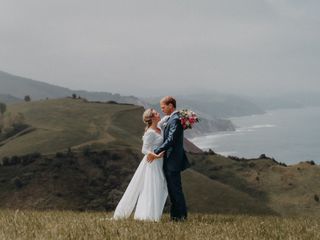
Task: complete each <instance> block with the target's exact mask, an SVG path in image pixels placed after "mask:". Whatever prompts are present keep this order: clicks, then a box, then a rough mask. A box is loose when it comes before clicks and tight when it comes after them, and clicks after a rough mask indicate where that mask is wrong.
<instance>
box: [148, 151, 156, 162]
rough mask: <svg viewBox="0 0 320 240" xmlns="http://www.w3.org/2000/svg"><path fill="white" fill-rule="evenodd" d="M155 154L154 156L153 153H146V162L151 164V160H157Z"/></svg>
mask: <svg viewBox="0 0 320 240" xmlns="http://www.w3.org/2000/svg"><path fill="white" fill-rule="evenodd" d="M157 156H158V155H157V154H155V153H153V152H150V153H148V155H147V161H148V162H149V163H151V162H152V161H153V160H155V159H156V158H157Z"/></svg>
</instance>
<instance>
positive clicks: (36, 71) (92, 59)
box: [0, 0, 320, 97]
mask: <svg viewBox="0 0 320 240" xmlns="http://www.w3.org/2000/svg"><path fill="white" fill-rule="evenodd" d="M0 6H1V7H0V70H2V71H6V72H9V73H12V74H16V75H19V76H24V77H29V78H32V79H35V80H39V81H44V82H48V83H52V84H55V85H60V86H65V87H69V88H72V89H75V90H78V89H85V90H89V91H108V92H113V93H121V94H124V95H135V96H146V97H149V96H154V95H156V96H158V95H167V94H183V93H185V94H190V93H196V92H197V93H198V92H201V91H204V90H206V91H209V92H210V91H220V92H228V93H241V94H245V95H256V94H258V95H261V94H282V93H283V92H291V91H301V90H303V91H311V90H315V89H319V86H320V83H319V73H320V31H319V26H320V14H319V12H320V1H319V0H242V1H239V0H219V1H218V0H193V1H191V0H161V1H154V0H134V1H133V0H128V1H122V0H115V1H109V0H90V1H84V0H50V1H49V0H28V1H21V0H19V1H18V0H0ZM0 87H1V86H0Z"/></svg>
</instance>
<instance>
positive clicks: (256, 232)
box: [0, 210, 320, 240]
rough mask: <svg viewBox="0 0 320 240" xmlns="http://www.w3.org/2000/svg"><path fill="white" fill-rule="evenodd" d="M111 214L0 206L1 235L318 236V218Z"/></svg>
mask: <svg viewBox="0 0 320 240" xmlns="http://www.w3.org/2000/svg"><path fill="white" fill-rule="evenodd" d="M111 216H112V213H105V212H82V213H81V212H71V211H44V212H38V211H10V210H0V225H1V228H0V239H8V240H9V239H14V240H23V239H33V240H37V239H47V240H50V239H61V240H62V239H77V240H81V239H90V240H98V239H148V240H149V239H170V240H171V239H190V240H191V239H192V240H197V239H199V240H200V239H201V240H205V239H236V240H241V239H257V240H262V239H319V238H320V232H319V231H318V229H319V227H320V226H319V225H320V224H319V223H320V221H319V220H320V219H319V218H279V217H258V216H257V217H252V216H246V215H219V214H215V215H204V214H191V215H190V216H189V220H188V221H187V222H183V223H173V222H170V221H169V216H168V215H164V216H163V218H162V220H161V222H159V223H154V222H143V221H135V220H133V219H128V220H120V221H114V220H108V218H110V217H111Z"/></svg>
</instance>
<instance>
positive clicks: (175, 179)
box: [164, 170, 187, 220]
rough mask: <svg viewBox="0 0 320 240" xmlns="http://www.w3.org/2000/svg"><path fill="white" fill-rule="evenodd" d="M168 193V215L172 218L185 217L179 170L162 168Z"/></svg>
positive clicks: (184, 203)
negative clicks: (169, 207)
mask: <svg viewBox="0 0 320 240" xmlns="http://www.w3.org/2000/svg"><path fill="white" fill-rule="evenodd" d="M164 174H165V177H166V180H167V186H168V193H169V198H170V201H171V209H170V215H171V219H172V220H184V219H187V206H186V201H185V198H184V194H183V191H182V184H181V172H173V171H169V170H164Z"/></svg>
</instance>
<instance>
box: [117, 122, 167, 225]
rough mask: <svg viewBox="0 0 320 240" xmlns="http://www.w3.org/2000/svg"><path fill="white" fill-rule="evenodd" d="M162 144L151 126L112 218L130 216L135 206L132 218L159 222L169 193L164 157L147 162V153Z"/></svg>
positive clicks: (161, 139)
mask: <svg viewBox="0 0 320 240" xmlns="http://www.w3.org/2000/svg"><path fill="white" fill-rule="evenodd" d="M162 143H163V137H162V136H161V135H160V134H159V133H157V132H156V131H155V130H153V129H150V128H149V129H148V130H147V131H146V132H145V134H144V136H143V147H142V153H143V154H144V155H145V156H144V158H143V159H142V161H141V162H140V164H139V166H138V168H137V170H136V172H135V173H134V175H133V177H132V179H131V181H130V183H129V185H128V187H127V189H126V191H125V193H124V195H123V196H122V198H121V200H120V202H119V203H118V206H117V207H116V210H115V213H114V215H113V218H114V219H124V218H128V217H130V215H131V213H132V212H133V210H134V207H135V206H136V210H135V213H134V219H137V220H150V221H159V220H160V218H161V216H162V212H163V208H164V205H165V202H166V199H167V196H168V190H167V183H166V179H165V177H164V173H163V169H162V166H163V159H162V158H161V159H155V160H154V161H153V162H151V163H149V162H147V156H146V155H147V154H148V153H149V152H152V151H153V148H154V147H158V146H160V145H161V144H162Z"/></svg>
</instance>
